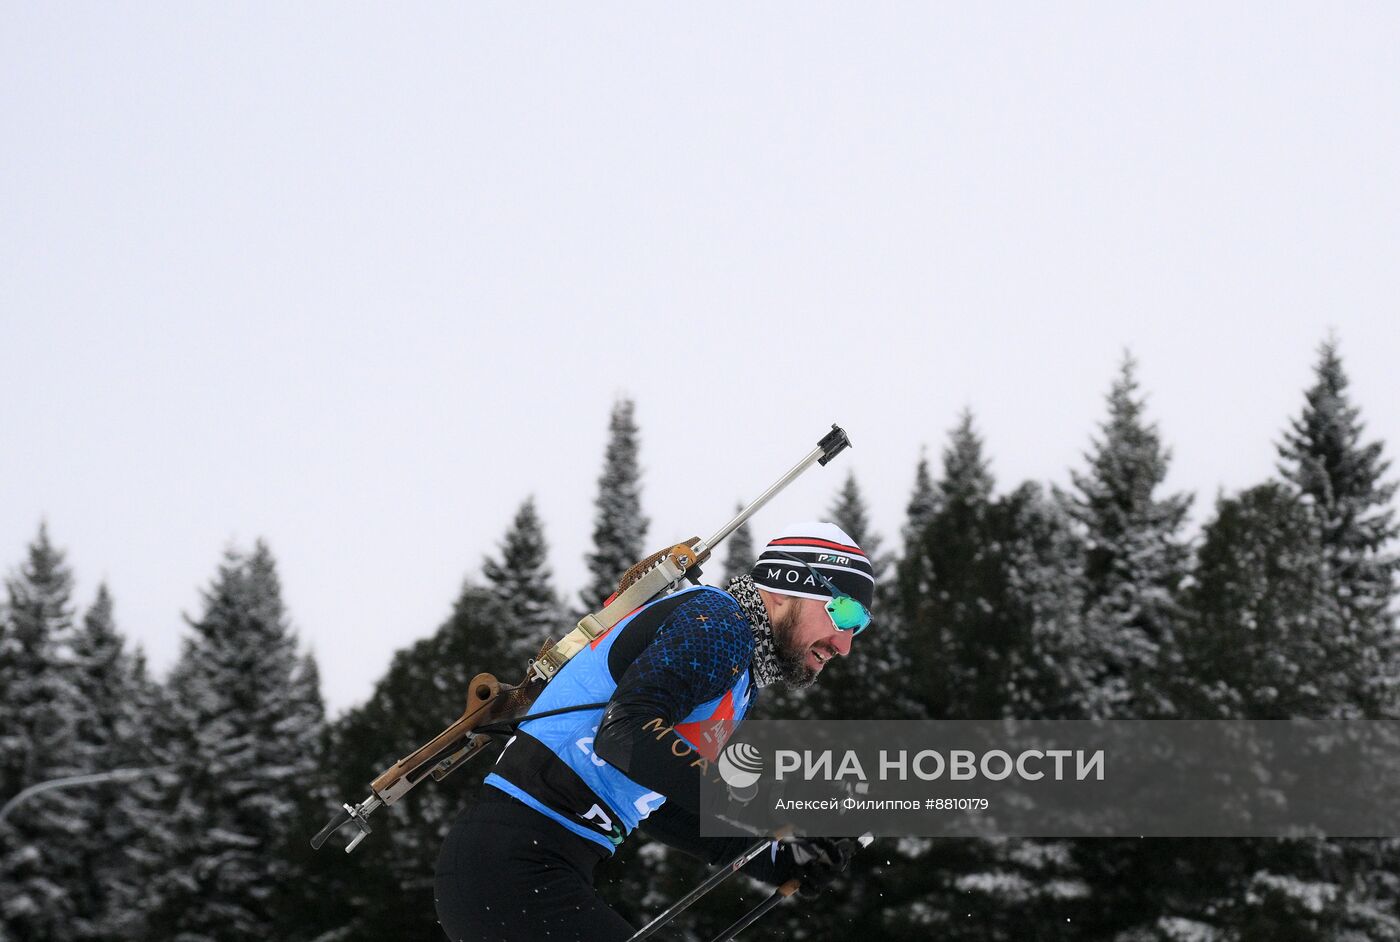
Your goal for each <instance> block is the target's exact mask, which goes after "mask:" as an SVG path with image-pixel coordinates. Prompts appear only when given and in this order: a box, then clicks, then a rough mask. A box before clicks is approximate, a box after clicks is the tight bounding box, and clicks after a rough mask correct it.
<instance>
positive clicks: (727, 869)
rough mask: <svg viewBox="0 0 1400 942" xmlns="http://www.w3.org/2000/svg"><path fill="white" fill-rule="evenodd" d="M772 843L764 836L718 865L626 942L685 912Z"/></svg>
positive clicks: (644, 936)
mask: <svg viewBox="0 0 1400 942" xmlns="http://www.w3.org/2000/svg"><path fill="white" fill-rule="evenodd" d="M772 845H773V840H772V838H764V839H763V840H761V841H759V842H758V843H757V844H754V845H753V846H752V847H750V848H749V849H748V850H746V851H744V852H743V853H742V854H740V855H739V856H738V857H735V858H734V859H733V860H731V861H730V862H729V863H727V864H725V865H724V866H723V867H720V868H719V869H718V870H716V871H715V872H714V873H712V874H710V875H709V876H708V877H706V878H705V879H704V880H703V881H702V882H701V883H700V885H699V886H697V887H696V888H695V889H693V890H691V891H690V892H689V893H687V894H685V896H682V897H681V898H680V899H679V900H677V901H676V902H675V903H672V904H671V906H670V908H669V909H667V910H666V911H665V912H663V913H661V914H660V915H659V916H657V917H656V918H655V919H653V920H652V921H651V922H649V923H647V924H646V925H645V926H642V928H640V929H638V930H637V931H636V932H635V933H633V934H632V937H631V938H630V939H628V940H627V942H637V940H639V939H645V938H647V937H648V936H650V935H651V934H652V933H654V932H656V930H658V929H660V928H661V927H662V926H664V925H666V923H668V922H670V921H671V920H672V919H675V918H676V917H677V916H679V915H680V914H681V913H683V912H685V910H686V909H688V908H689V907H690V904H691V903H694V902H695V901H696V900H698V899H699V898H700V897H702V896H704V895H705V894H706V893H708V892H710V891H711V890H713V889H714V888H715V887H717V886H719V885H720V884H721V883H723V882H724V881H725V880H727V879H729V877H730V876H731V875H733V874H735V873H737V872H738V871H739V870H741V869H743V867H744V865H745V864H747V863H748V862H749V861H750V860H753V859H754V858H755V857H757V856H758V855H759V854H761V853H763V852H764V851H765V850H767V849H768V848H769V847H771V846H772Z"/></svg>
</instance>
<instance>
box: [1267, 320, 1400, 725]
mask: <svg viewBox="0 0 1400 942" xmlns="http://www.w3.org/2000/svg"><path fill="white" fill-rule="evenodd" d="M1315 374H1316V380H1315V382H1314V383H1313V385H1312V386H1311V387H1310V388H1309V389H1308V390H1307V392H1306V394H1305V395H1306V402H1305V404H1304V406H1303V411H1302V414H1301V415H1299V416H1298V418H1296V419H1294V420H1293V422H1292V424H1291V426H1290V428H1289V430H1288V431H1287V432H1286V433H1285V435H1284V441H1283V443H1282V444H1281V445H1280V446H1279V455H1280V462H1279V471H1280V473H1281V474H1282V475H1283V477H1284V479H1285V480H1287V481H1288V482H1289V483H1290V484H1292V485H1293V487H1294V488H1295V489H1296V490H1297V492H1298V493H1299V494H1300V495H1301V496H1302V498H1303V500H1304V501H1306V502H1307V503H1309V504H1310V505H1311V506H1312V507H1313V508H1314V510H1315V511H1316V513H1317V515H1318V518H1319V521H1320V523H1321V527H1322V545H1323V549H1324V551H1325V553H1326V555H1327V561H1328V566H1329V568H1330V569H1331V572H1332V576H1333V580H1334V582H1335V586H1336V591H1337V594H1338V598H1339V600H1340V603H1341V606H1342V610H1343V612H1344V614H1345V616H1346V623H1345V627H1344V642H1343V643H1344V644H1345V646H1346V647H1347V649H1348V650H1349V652H1350V656H1351V657H1352V658H1353V659H1354V661H1355V666H1356V679H1357V681H1358V688H1357V689H1356V691H1355V697H1354V699H1355V701H1356V703H1357V705H1358V706H1359V707H1360V708H1361V710H1362V711H1363V713H1364V715H1366V716H1372V717H1378V716H1397V715H1400V647H1397V637H1396V631H1395V620H1394V614H1393V604H1394V601H1395V598H1396V588H1395V573H1396V571H1397V567H1400V558H1397V556H1396V555H1395V553H1394V552H1393V545H1392V541H1393V540H1394V539H1395V537H1396V536H1397V535H1400V527H1397V525H1396V523H1395V517H1394V509H1393V508H1392V507H1391V505H1390V500H1391V498H1392V497H1393V496H1394V494H1395V487H1396V485H1395V484H1394V483H1393V482H1391V483H1386V482H1385V481H1384V480H1383V478H1384V475H1385V472H1386V470H1387V469H1388V467H1389V462H1387V461H1385V460H1384V459H1383V458H1382V456H1381V455H1382V450H1383V443H1382V442H1380V441H1374V442H1369V443H1363V441H1362V434H1363V432H1364V425H1363V423H1362V422H1361V413H1360V410H1359V409H1358V408H1357V407H1356V406H1353V405H1352V404H1351V400H1350V396H1349V395H1348V393H1347V385H1348V381H1347V376H1346V373H1345V371H1344V370H1343V369H1342V361H1341V357H1340V356H1339V355H1338V352H1337V344H1336V341H1335V340H1331V339H1329V340H1328V341H1326V342H1325V343H1323V345H1322V347H1321V349H1320V350H1319V354H1318V362H1317V366H1316V368H1315Z"/></svg>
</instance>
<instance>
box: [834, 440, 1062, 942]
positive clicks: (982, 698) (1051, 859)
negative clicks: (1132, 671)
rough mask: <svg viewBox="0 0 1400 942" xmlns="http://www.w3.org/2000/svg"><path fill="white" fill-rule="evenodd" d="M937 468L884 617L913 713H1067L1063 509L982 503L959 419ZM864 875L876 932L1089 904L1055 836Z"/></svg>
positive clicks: (1022, 925) (1040, 925) (916, 854)
mask: <svg viewBox="0 0 1400 942" xmlns="http://www.w3.org/2000/svg"><path fill="white" fill-rule="evenodd" d="M943 472H944V473H943V478H942V480H941V482H940V487H939V495H938V500H937V502H936V504H935V509H934V512H933V513H932V515H931V516H930V517H929V518H928V519H927V521H926V522H924V523H923V524H922V526H920V527H918V528H917V529H918V532H919V533H920V536H919V540H918V542H917V543H916V544H913V545H911V546H910V547H909V549H908V550H907V551H906V555H905V557H904V559H903V560H902V562H901V575H902V576H903V577H904V578H903V579H901V589H902V591H904V592H907V593H908V594H906V595H904V596H903V598H902V600H901V604H900V605H899V606H898V612H897V617H899V618H901V619H907V620H908V625H909V627H908V632H909V635H910V637H911V640H910V641H909V642H907V643H906V644H905V645H904V647H905V648H906V649H908V650H910V651H912V652H913V653H914V661H915V666H914V668H913V670H911V671H910V672H909V679H910V682H911V683H913V684H916V685H918V689H919V690H920V692H921V695H922V696H923V699H924V702H923V707H924V709H925V710H926V711H927V713H928V714H929V715H931V716H935V717H938V718H998V717H1003V716H1017V717H1024V718H1039V717H1042V716H1046V715H1050V716H1060V717H1066V716H1067V717H1073V716H1075V715H1078V711H1079V710H1080V708H1081V702H1082V699H1083V697H1084V693H1083V691H1082V687H1083V686H1084V683H1083V681H1082V679H1081V676H1080V675H1081V674H1082V670H1081V669H1080V664H1081V662H1082V656H1081V655H1080V653H1079V651H1078V650H1077V643H1078V640H1079V637H1080V629H1079V624H1080V618H1081V616H1080V606H1079V599H1080V598H1081V597H1082V594H1083V592H1082V588H1081V583H1082V572H1081V566H1082V564H1081V559H1082V553H1081V546H1080V544H1079V543H1078V541H1077V540H1076V539H1075V537H1074V535H1073V533H1072V531H1071V528H1070V526H1069V522H1068V520H1067V519H1066V516H1065V514H1064V513H1063V511H1062V510H1060V508H1059V507H1058V506H1057V505H1056V504H1055V503H1054V502H1052V501H1050V500H1049V499H1047V498H1046V497H1045V495H1044V493H1043V492H1042V490H1041V489H1040V488H1039V487H1037V486H1035V485H1032V484H1027V485H1023V486H1022V487H1019V488H1017V489H1016V490H1015V491H1013V492H1011V493H1010V494H1008V495H1006V496H1005V497H1002V498H995V497H994V496H993V487H994V481H993V478H992V475H991V473H990V469H989V468H988V463H987V460H986V459H985V457H984V456H983V454H982V443H981V440H980V438H979V436H978V435H977V433H976V431H975V428H974V425H973V422H972V420H971V416H969V415H966V414H964V415H963V416H962V418H961V419H960V421H959V424H958V426H957V427H956V428H955V429H954V430H953V431H952V434H951V436H950V440H949V445H948V447H947V449H946V450H945V453H944V465H943ZM925 506H927V505H925ZM925 678H929V680H928V681H927V682H925ZM878 869H879V871H880V874H879V876H880V884H879V885H880V887H881V894H882V896H881V899H880V900H879V904H880V905H879V906H877V907H873V908H872V910H871V911H869V912H867V913H865V914H863V916H862V920H861V922H860V923H859V924H860V925H862V926H864V927H874V926H876V925H878V926H879V929H878V934H879V935H880V937H881V938H889V939H919V938H927V937H928V936H929V935H931V934H932V935H936V936H937V937H939V938H948V939H968V940H972V939H988V938H993V939H1020V938H1032V937H1035V936H1037V935H1038V934H1039V933H1041V932H1043V930H1044V927H1045V926H1046V925H1055V926H1059V927H1062V928H1064V929H1068V930H1072V929H1073V926H1074V925H1075V924H1076V923H1077V922H1078V921H1079V919H1080V918H1081V917H1082V913H1083V911H1084V910H1085V908H1086V905H1087V903H1088V901H1089V890H1088V887H1087V885H1086V884H1085V883H1084V881H1083V880H1081V879H1079V878H1078V876H1077V865H1076V862H1075V861H1074V858H1073V855H1072V847H1071V845H1070V844H1069V843H1068V842H1064V841H1037V840H995V841H980V840H917V839H906V840H902V841H899V842H896V843H895V844H894V846H893V847H892V848H891V849H890V851H887V852H886V854H885V861H884V862H883V864H882V865H880V866H879V867H878ZM872 902H873V901H872ZM1066 937H1069V936H1068V935H1067V936H1066Z"/></svg>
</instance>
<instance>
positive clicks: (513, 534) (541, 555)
mask: <svg viewBox="0 0 1400 942" xmlns="http://www.w3.org/2000/svg"><path fill="white" fill-rule="evenodd" d="M482 572H483V574H484V575H485V576H486V580H487V582H488V584H489V585H490V588H491V591H492V593H493V594H494V595H495V596H496V598H497V599H499V600H500V602H501V604H502V606H504V608H505V611H506V613H507V626H508V629H509V630H510V631H511V632H512V633H513V635H514V636H513V638H512V640H511V644H510V648H509V654H508V658H507V664H508V665H509V666H506V665H502V666H499V667H494V668H492V670H496V671H504V672H505V673H506V675H507V676H509V674H510V672H511V671H514V670H515V669H516V667H515V665H520V668H521V669H523V667H524V665H525V662H526V661H527V660H528V659H529V658H532V657H534V656H535V654H537V653H538V652H539V649H540V645H541V644H542V643H544V640H545V639H546V638H551V637H554V636H556V635H558V634H559V633H560V630H561V629H562V628H564V627H566V626H565V622H566V621H567V620H568V619H567V618H566V616H565V614H564V611H563V607H562V606H561V605H560V603H559V595H558V594H557V593H556V592H555V591H554V582H553V573H552V572H551V571H550V568H549V545H548V544H547V543H546V542H545V538H544V524H543V523H542V522H541V521H540V517H539V513H538V512H537V511H536V510H535V499H534V498H533V497H530V498H527V499H526V501H525V502H524V503H523V504H521V505H520V510H519V511H517V512H516V514H515V518H514V520H512V521H511V525H510V527H509V529H507V530H506V534H505V537H504V538H503V539H502V541H501V544H500V557H499V558H497V559H493V558H487V559H486V561H485V562H484V563H483V565H482ZM512 682H514V681H512Z"/></svg>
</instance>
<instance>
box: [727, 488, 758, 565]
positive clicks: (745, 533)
mask: <svg viewBox="0 0 1400 942" xmlns="http://www.w3.org/2000/svg"><path fill="white" fill-rule="evenodd" d="M743 509H744V504H743V502H742V501H741V502H739V503H737V504H735V505H734V513H735V515H736V516H737V515H738V514H739V512H740V511H742V510H743ZM749 524H750V521H748V520H745V521H744V522H743V523H741V524H739V526H738V528H737V529H735V531H734V532H733V533H731V534H729V537H728V538H727V539H726V540H725V541H724V542H725V549H724V580H723V582H722V583H721V585H723V584H727V583H728V582H729V580H730V579H733V578H734V577H735V576H744V575H748V574H749V573H750V572H752V571H753V564H754V563H756V562H758V554H757V552H755V550H754V546H753V528H752V527H751V526H749Z"/></svg>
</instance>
